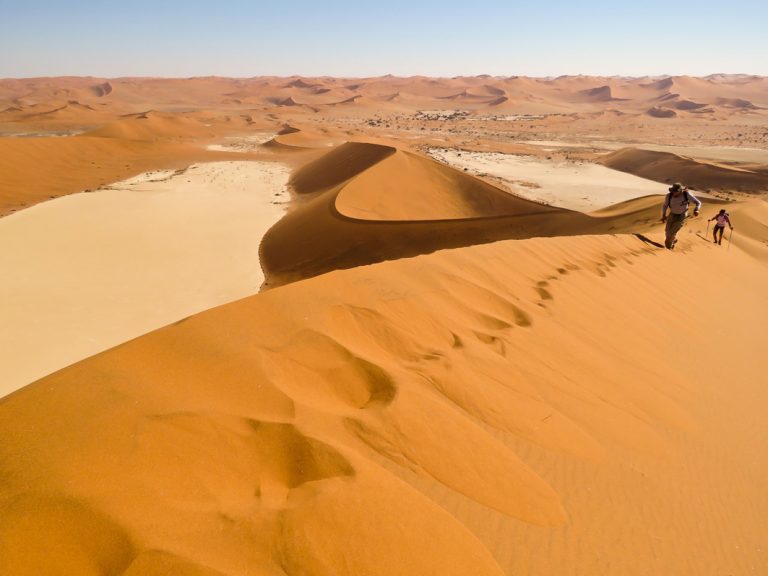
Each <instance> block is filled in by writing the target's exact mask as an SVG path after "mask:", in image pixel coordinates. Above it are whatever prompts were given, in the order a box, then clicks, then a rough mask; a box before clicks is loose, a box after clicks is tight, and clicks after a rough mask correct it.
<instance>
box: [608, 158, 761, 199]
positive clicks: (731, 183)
mask: <svg viewBox="0 0 768 576" xmlns="http://www.w3.org/2000/svg"><path fill="white" fill-rule="evenodd" d="M601 162H602V163H603V164H604V165H606V166H609V167H611V168H613V169H615V170H621V171H623V172H629V173H630V174H635V175H638V176H642V177H643V178H648V179H651V180H656V181H658V182H667V183H671V182H684V183H685V184H686V185H688V186H691V187H692V188H696V189H700V190H739V191H746V192H759V191H766V190H768V169H766V167H764V166H759V167H754V166H748V167H747V166H746V165H741V166H740V165H738V164H736V163H733V164H730V165H726V164H722V163H717V162H712V161H704V160H694V159H693V158H688V157H685V156H681V155H678V154H673V153H670V152H661V151H653V150H639V149H636V148H624V149H622V150H617V151H616V152H612V153H610V154H608V155H606V156H605V157H603V158H602V159H601Z"/></svg>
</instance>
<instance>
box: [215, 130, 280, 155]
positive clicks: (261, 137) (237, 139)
mask: <svg viewBox="0 0 768 576" xmlns="http://www.w3.org/2000/svg"><path fill="white" fill-rule="evenodd" d="M274 137H275V133H274V132H260V133H258V134H251V135H250V136H230V137H227V138H225V139H224V140H223V141H222V142H221V143H219V144H209V145H208V146H206V150H211V151H213V152H242V153H247V152H253V151H254V150H259V149H260V148H261V145H262V144H265V143H267V142H269V141H270V140H272V138H274Z"/></svg>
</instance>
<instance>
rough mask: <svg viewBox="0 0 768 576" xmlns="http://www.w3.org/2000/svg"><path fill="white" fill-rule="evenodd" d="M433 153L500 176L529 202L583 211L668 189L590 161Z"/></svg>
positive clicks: (455, 163) (453, 163)
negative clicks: (559, 160)
mask: <svg viewBox="0 0 768 576" xmlns="http://www.w3.org/2000/svg"><path fill="white" fill-rule="evenodd" d="M430 155H431V156H432V157H433V158H436V159H437V160H440V161H441V162H445V163H446V164H448V165H450V166H453V167H455V168H458V169H461V170H463V169H465V168H466V169H467V171H468V172H469V173H470V174H475V175H487V176H492V177H495V178H499V179H501V180H502V181H503V182H504V183H505V184H507V185H511V186H512V187H513V188H514V191H515V194H518V195H520V196H522V197H523V198H527V199H529V200H534V201H536V202H543V203H545V204H550V205H552V206H559V207H560V208H567V209H569V210H578V211H580V212H591V211H592V210H598V209H600V208H605V207H606V206H610V205H611V204H615V203H617V202H623V201H625V200H631V199H632V198H638V197H640V196H648V195H650V194H660V193H662V192H663V191H664V186H663V185H662V184H659V183H657V182H652V181H651V180H646V179H645V178H639V177H637V176H633V175H631V174H622V173H621V172H618V171H616V170H611V169H609V168H606V167H604V166H599V165H597V164H590V163H585V162H578V163H577V162H553V161H547V160H540V159H538V158H534V157H531V156H517V155H513V154H501V153H498V152H467V151H457V150H441V149H433V150H431V151H430Z"/></svg>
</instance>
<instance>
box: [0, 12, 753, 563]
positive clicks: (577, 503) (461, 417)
mask: <svg viewBox="0 0 768 576" xmlns="http://www.w3.org/2000/svg"><path fill="white" fill-rule="evenodd" d="M147 17H148V18H149V17H151V15H149V16H147ZM513 32H514V30H512V31H511V33H513ZM350 46H351V48H350V49H351V50H354V46H353V45H352V44H350ZM95 49H98V47H97V48H95ZM0 110H2V112H0V130H1V131H2V132H0V216H3V218H1V219H0V224H2V225H4V226H3V227H2V230H3V231H4V232H7V233H6V234H4V236H3V238H4V241H3V242H2V247H0V250H2V256H3V262H4V263H5V264H4V266H3V271H2V272H3V274H5V275H7V276H8V277H9V278H11V279H12V280H13V282H4V283H2V286H3V288H4V289H5V292H4V297H3V301H4V303H5V304H4V307H3V314H5V315H6V316H5V317H4V318H10V319H12V320H13V322H11V321H10V320H4V321H5V325H6V327H7V326H11V328H10V329H9V330H8V342H12V343H13V346H18V347H19V348H18V349H15V350H16V351H14V352H12V354H13V355H14V361H17V363H20V364H21V366H20V370H19V372H18V374H27V375H29V374H33V373H34V376H27V377H26V379H24V378H21V379H20V380H21V381H20V382H15V383H14V384H13V389H15V391H13V392H10V393H9V394H8V395H6V396H2V397H0V434H1V435H2V437H3V441H2V442H0V573H2V576H6V575H7V576H32V575H34V576H49V575H50V576H53V575H54V574H56V575H58V574H67V575H69V574H73V575H99V576H101V575H103V576H113V575H114V576H166V575H174V576H175V575H178V576H241V575H244V574H249V575H250V574H265V575H270V576H320V575H323V576H324V575H326V574H334V575H339V576H359V575H366V576H394V575H403V576H411V575H422V574H424V575H440V576H454V575H455V576H467V575H472V576H511V575H516V574H528V575H531V576H534V575H536V576H538V575H544V574H578V575H582V574H583V575H592V574H594V575H602V574H610V575H611V576H634V575H636V574H659V575H687V574H691V575H693V574H695V575H699V574H751V573H757V572H755V571H756V570H757V571H758V572H759V570H760V567H761V566H763V565H764V564H765V549H764V543H765V542H766V541H768V528H767V525H766V521H765V520H766V518H767V517H768V502H766V499H765V486H766V485H767V484H768V455H767V454H766V451H765V450H762V449H761V448H762V447H764V446H766V445H768V428H767V427H766V424H765V421H766V419H765V414H764V413H765V406H766V405H768V387H766V386H765V385H764V382H765V380H766V378H765V374H766V372H767V371H768V359H767V357H766V355H765V353H764V348H765V338H764V332H765V327H766V326H768V307H766V306H765V295H766V293H768V275H766V273H765V271H766V265H767V264H768V233H767V232H766V231H767V230H768V203H767V202H766V196H765V192H766V191H768V152H766V150H767V149H768V132H766V128H765V127H766V125H767V121H768V112H766V110H768V79H766V78H763V77H755V76H747V75H727V74H720V75H712V76H708V77H703V78H696V77H687V76H673V77H657V76H654V77H643V78H630V77H619V76H615V77H596V76H584V75H579V76H560V77H556V78H555V77H549V78H525V77H508V78H505V77H495V76H489V75H482V76H475V77H464V76H457V77H451V78H429V77H425V76H414V77H407V78H404V77H395V76H391V75H387V76H382V77H375V78H331V77H318V78H303V77H298V76H291V77H273V76H270V77H257V78H221V77H200V78H187V79H180V78H179V79H166V78H32V79H7V80H0ZM441 154H442V155H441ZM432 157H435V158H441V159H443V160H445V159H446V158H452V159H454V160H455V159H460V160H461V161H460V162H459V161H458V160H456V161H455V162H451V163H450V165H448V164H443V163H439V162H436V161H434V160H433V159H432ZM222 160H237V162H222V163H221V164H207V165H204V166H199V165H197V163H198V162H205V163H213V162H218V161H222ZM596 162H597V163H601V164H602V165H596V164H595V163H596ZM190 166H192V167H190ZM159 169H162V170H163V172H162V173H160V174H156V173H155V171H156V170H159ZM616 171H622V172H626V173H629V174H634V175H636V176H639V177H641V178H644V179H646V180H641V179H640V178H635V177H630V176H627V174H621V173H620V172H616ZM150 172H151V173H150ZM289 173H290V179H289V176H288V175H289ZM136 175H142V176H140V177H139V178H135V179H133V181H132V183H126V182H125V180H126V179H128V178H131V177H133V176H136ZM118 181H119V182H121V184H120V185H117V186H114V189H113V190H108V188H110V186H109V185H110V184H111V183H115V182H118ZM673 181H682V182H683V183H684V184H686V185H688V186H690V187H691V188H692V189H693V190H696V191H707V190H710V191H713V192H715V193H713V194H704V195H703V198H704V205H703V208H702V213H701V215H700V216H698V217H691V218H690V219H688V220H687V221H686V223H685V226H684V227H683V229H682V230H681V232H680V234H679V236H678V243H677V245H676V247H675V249H674V250H665V249H664V248H663V244H662V242H663V238H664V228H663V224H662V223H661V222H660V212H661V210H660V209H661V204H662V202H663V193H664V191H665V189H666V188H667V185H668V183H671V182H673ZM656 182H658V183H659V184H656ZM147 183H151V186H145V184H147ZM159 184H162V185H163V186H165V185H166V184H167V185H168V188H167V189H164V190H163V191H161V190H160V189H159V188H157V187H156V186H157V185H159ZM171 184H172V185H171ZM76 192H85V193H84V194H82V195H80V196H78V197H74V198H66V199H60V200H57V201H54V202H48V203H46V201H47V200H50V199H52V198H55V197H56V196H61V195H65V194H71V193H76ZM112 192H115V193H116V194H114V195H113V194H112ZM159 192H162V193H159ZM544 192H546V194H547V195H548V196H546V195H543V193H544ZM657 192H658V193H657ZM193 195H195V197H196V198H197V200H195V199H194V198H193ZM117 196H120V197H121V198H123V199H124V200H126V201H127V204H125V206H130V207H131V211H130V212H129V211H128V210H127V209H125V208H116V204H115V202H114V198H115V197H117ZM289 196H290V202H289V201H288V197H289ZM83 199H86V200H87V201H88V202H89V201H90V199H93V200H94V201H95V200H99V202H98V205H99V206H100V211H99V212H88V211H86V210H85V209H84V208H83V207H82V205H80V204H78V201H80V200H83ZM565 200H567V201H568V202H571V203H567V204H566V203H561V204H558V202H565ZM597 200H600V201H599V202H597ZM617 200H622V201H620V202H618V203H614V204H610V202H616V201H617ZM284 203H285V204H287V205H286V206H285V209H286V211H285V214H284V215H283V216H282V218H281V219H280V220H279V221H277V223H275V224H274V225H272V226H271V228H269V229H268V230H267V231H266V232H265V233H264V234H263V236H261V234H262V232H263V229H259V231H258V232H257V231H256V223H257V221H258V220H259V219H260V218H261V217H262V216H265V215H266V214H267V213H269V214H272V215H276V217H280V215H282V213H283V204H284ZM33 204H39V205H38V206H36V207H35V208H33V209H31V210H25V209H26V208H28V207H30V206H31V205H33ZM61 204H68V205H70V206H74V209H73V211H72V212H70V213H69V214H70V216H69V217H64V218H59V219H54V214H55V210H53V209H54V208H56V207H57V206H59V205H61ZM609 204H610V205H609ZM121 206H122V205H121ZM560 206H566V207H567V208H569V209H566V208H565V207H560ZM245 207H250V209H251V210H253V211H248V210H246V209H245ZM598 207H599V209H598ZM182 208H183V209H182ZM722 208H725V209H726V210H727V211H728V212H729V213H730V216H731V219H732V221H733V223H734V229H733V230H730V229H729V230H727V232H726V236H725V239H724V241H723V244H722V245H716V244H714V243H713V242H712V239H711V233H712V228H711V222H710V221H709V219H710V218H711V217H712V216H714V215H715V214H717V211H718V210H720V209H722ZM19 210H22V212H21V213H20V214H10V213H11V212H15V211H19ZM116 210H119V213H117V212H116ZM35 214H44V215H48V216H49V217H51V218H52V220H50V221H46V220H42V221H37V225H36V226H34V227H33V226H31V225H29V224H27V225H26V226H25V225H24V223H25V222H27V223H28V222H30V220H27V219H26V217H31V216H33V215H35ZM270 217H271V216H270ZM54 220H55V221H54ZM80 222H85V224H83V225H82V227H81V226H80V224H79V223H80ZM269 222H270V223H271V222H273V220H269ZM90 223H97V224H98V227H97V229H98V231H99V234H98V235H96V234H89V230H91V228H90V227H89V224H90ZM267 225H268V224H267ZM265 227H266V226H265ZM187 235H188V236H187ZM70 238H75V239H77V241H78V242H79V244H78V243H75V242H71V241H69V240H68V239H70ZM190 238H193V239H194V242H196V243H193V242H192V240H190ZM118 240H119V241H118ZM233 245H234V246H237V247H238V249H237V250H235V249H233V248H231V247H230V246H233ZM40 247H42V248H40ZM161 248H162V249H161ZM214 248H216V249H215V250H214ZM35 250H38V253H37V254H36V253H35ZM41 251H44V257H42V256H41V255H40V252H41ZM204 256H205V258H204ZM153 266H154V268H153ZM259 267H261V268H262V272H263V275H260V274H258V273H257V272H258V268H259ZM28 270H35V271H36V273H35V274H36V275H35V274H32V273H29V272H26V271H28ZM153 270H154V272H153ZM102 273H105V274H106V275H107V276H109V277H110V278H111V279H112V280H114V278H118V279H120V278H129V279H130V281H128V280H126V281H116V282H115V281H113V282H106V281H104V282H101V283H100V282H98V281H97V279H98V278H99V277H100V274H102ZM110 274H111V276H110ZM153 274H157V275H156V276H153ZM102 276H103V274H102ZM150 278H153V279H156V280H149V279H150ZM233 278H234V279H235V280H237V281H238V282H239V283H240V284H239V285H240V286H242V287H244V290H245V292H243V291H240V292H237V295H233V294H234V293H232V292H229V291H227V290H228V289H225V288H226V286H227V283H228V282H229V281H230V280H232V279H233ZM262 278H263V279H265V283H264V285H262V291H261V292H259V293H256V290H258V288H259V283H260V282H261V279H262ZM134 281H135V284H136V285H141V286H142V290H144V292H141V291H137V290H136V289H135V287H134V286H133V285H134ZM14 286H15V287H16V288H14ZM54 287H55V288H57V289H58V288H62V289H65V290H62V291H63V292H66V293H67V294H69V295H71V296H72V298H73V301H74V302H75V303H76V304H77V306H79V308H78V307H73V306H72V305H70V304H68V303H66V302H65V301H64V299H63V298H61V297H58V296H57V294H59V292H58V291H57V290H54ZM243 294H251V296H248V297H246V298H243V299H240V300H237V301H231V298H233V297H237V298H239V297H241V296H242V295H243ZM227 295H229V296H227ZM220 302H229V303H228V304H224V305H223V306H216V307H214V308H209V307H210V306H213V305H216V304H218V303H220ZM199 310H203V311H202V312H200V313H196V312H197V311H199ZM30 311H31V312H30ZM189 314H193V315H192V316H189ZM114 318H122V320H114ZM126 318H127V319H129V320H125V319H126ZM73 319H74V320H73ZM79 319H80V320H83V324H82V325H83V326H93V325H98V328H99V329H98V330H96V329H88V328H80V329H79V328H78V326H80V324H78V323H77V321H78V320H79ZM86 321H87V322H86ZM153 322H154V323H153ZM89 323H90V324H89ZM161 324H165V326H164V327H162V328H160V329H157V330H155V331H153V332H150V333H148V334H147V333H145V332H146V330H150V329H154V328H155V327H157V326H159V325H161ZM13 326H16V328H14V327H13ZM41 326H42V327H44V328H42V329H41ZM52 326H58V330H61V331H60V332H58V331H56V330H54V329H53V328H51V327H52ZM19 327H21V328H19ZM35 330H38V333H37V334H36V335H34V336H33V337H31V338H28V339H27V340H26V341H25V340H24V339H23V338H21V334H22V333H25V334H35ZM41 330H43V331H45V332H46V335H45V339H44V338H42V337H41V336H40V331H41ZM73 331H74V332H76V333H77V334H76V338H75V337H72V336H71V334H72V332H73ZM68 334H69V335H70V336H68ZM75 340H78V341H80V342H85V343H86V344H87V346H86V347H84V348H81V349H80V352H79V354H74V353H73V354H74V355H72V356H66V355H65V354H62V352H63V351H64V349H67V350H70V351H71V346H70V345H71V344H73V342H74V341H75ZM23 341H24V342H27V344H26V347H25V348H24V350H23V353H19V352H18V350H19V349H21V348H20V347H22V342H23ZM120 342H122V343H121V344H119V345H116V346H115V347H113V348H109V347H110V346H114V345H115V344H117V343H120ZM8 347H9V346H6V348H8ZM108 348H109V349H108ZM99 350H101V351H102V352H100V353H98V354H96V355H95V356H91V357H87V356H88V354H92V353H94V352H96V351H99ZM5 353H6V354H8V352H7V351H5ZM0 354H1V353H0ZM25 359H27V360H25ZM6 360H7V358H6ZM25 361H26V362H28V363H29V364H30V365H31V366H24V365H23V364H24V363H25ZM71 362H76V363H74V364H71ZM43 367H44V368H43ZM25 370H26V371H25ZM35 370H37V372H35ZM42 373H44V374H49V375H48V376H45V377H44V378H42V379H40V380H38V381H36V382H30V380H32V379H33V378H36V377H38V376H39V375H40V374H42ZM25 384H26V385H25ZM9 391H10V390H9Z"/></svg>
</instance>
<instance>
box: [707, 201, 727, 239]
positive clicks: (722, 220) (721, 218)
mask: <svg viewBox="0 0 768 576" xmlns="http://www.w3.org/2000/svg"><path fill="white" fill-rule="evenodd" d="M712 220H717V222H715V228H714V230H712V237H713V239H714V242H715V244H722V243H723V231H724V230H725V225H726V224H728V226H730V227H731V230H733V224H731V218H730V216H729V214H728V212H726V211H725V208H721V209H720V212H718V213H717V215H715V216H712V218H710V219H709V220H707V222H711V221H712ZM718 233H719V234H720V237H719V238H718Z"/></svg>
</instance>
